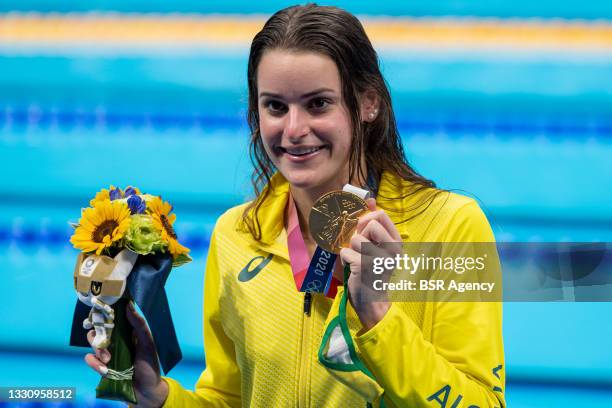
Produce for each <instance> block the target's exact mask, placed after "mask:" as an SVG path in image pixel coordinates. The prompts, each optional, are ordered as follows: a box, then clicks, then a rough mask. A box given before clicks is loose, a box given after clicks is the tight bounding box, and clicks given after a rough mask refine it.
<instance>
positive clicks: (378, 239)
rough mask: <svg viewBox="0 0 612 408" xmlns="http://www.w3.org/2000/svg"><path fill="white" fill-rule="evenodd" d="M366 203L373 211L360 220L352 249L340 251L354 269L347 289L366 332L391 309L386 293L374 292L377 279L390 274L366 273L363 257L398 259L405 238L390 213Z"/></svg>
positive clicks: (369, 202)
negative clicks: (376, 245)
mask: <svg viewBox="0 0 612 408" xmlns="http://www.w3.org/2000/svg"><path fill="white" fill-rule="evenodd" d="M366 203H367V205H368V209H369V210H370V212H368V213H366V214H364V215H363V216H361V217H359V222H358V224H357V227H356V228H355V233H354V235H353V237H352V238H351V243H350V247H349V248H343V249H342V250H341V251H340V258H341V259H342V262H343V263H344V264H349V265H350V268H351V275H350V276H349V279H348V285H347V286H348V288H345V290H348V291H349V292H348V294H349V299H350V301H351V304H352V305H353V308H354V309H355V311H356V312H357V315H358V316H359V319H360V320H361V324H362V325H363V327H364V329H366V330H369V329H371V328H372V327H374V325H376V323H378V322H379V321H380V320H381V319H382V318H383V317H384V316H385V314H386V313H387V310H388V309H389V306H390V303H389V301H388V299H387V297H386V295H385V294H384V292H381V291H377V290H375V289H374V287H373V282H374V280H382V281H383V282H388V280H389V277H390V274H391V271H385V272H384V273H383V274H382V275H374V274H373V272H372V271H371V270H367V271H365V270H364V268H362V256H367V257H371V256H376V257H392V258H395V256H396V255H397V254H399V253H400V252H401V241H402V238H401V236H400V234H399V231H398V230H397V228H396V227H395V224H393V221H391V219H390V218H389V216H388V215H387V213H385V212H384V211H383V210H378V209H376V201H375V200H374V199H373V198H371V199H368V200H367V201H366ZM364 243H365V244H380V243H396V244H397V245H384V246H382V247H374V246H373V245H367V246H366V247H363V246H362V244H364ZM366 252H367V253H366Z"/></svg>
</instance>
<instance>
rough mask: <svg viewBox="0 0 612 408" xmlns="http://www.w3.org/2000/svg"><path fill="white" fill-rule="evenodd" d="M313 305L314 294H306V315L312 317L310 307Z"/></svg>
mask: <svg viewBox="0 0 612 408" xmlns="http://www.w3.org/2000/svg"><path fill="white" fill-rule="evenodd" d="M311 305H312V293H311V292H306V293H304V314H305V315H306V316H310V307H311Z"/></svg>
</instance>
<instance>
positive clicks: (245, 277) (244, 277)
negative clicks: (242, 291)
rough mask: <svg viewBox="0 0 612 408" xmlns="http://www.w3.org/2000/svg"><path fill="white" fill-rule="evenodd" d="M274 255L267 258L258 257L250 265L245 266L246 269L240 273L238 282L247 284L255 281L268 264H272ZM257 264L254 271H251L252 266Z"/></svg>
mask: <svg viewBox="0 0 612 408" xmlns="http://www.w3.org/2000/svg"><path fill="white" fill-rule="evenodd" d="M273 256H274V255H272V254H270V255H268V256H267V257H265V258H264V257H263V256H256V257H255V258H253V259H251V260H250V261H249V263H248V264H246V265H245V267H244V268H242V270H241V271H240V272H239V273H238V280H239V281H240V282H247V281H250V280H251V279H253V278H254V277H255V276H256V275H257V274H258V273H259V272H260V271H261V270H262V269H263V268H264V267H265V266H266V265H267V264H269V263H270V261H271V260H272V257H273ZM253 264H255V267H253V269H250V268H251V266H252V265H253Z"/></svg>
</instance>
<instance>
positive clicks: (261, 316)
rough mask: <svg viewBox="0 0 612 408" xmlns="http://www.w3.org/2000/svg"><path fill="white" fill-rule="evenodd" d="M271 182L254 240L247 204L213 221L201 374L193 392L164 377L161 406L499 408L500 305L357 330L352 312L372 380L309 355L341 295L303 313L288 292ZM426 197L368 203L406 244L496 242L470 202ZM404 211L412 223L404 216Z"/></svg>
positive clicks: (280, 184)
mask: <svg viewBox="0 0 612 408" xmlns="http://www.w3.org/2000/svg"><path fill="white" fill-rule="evenodd" d="M271 183H272V185H273V187H274V189H273V192H272V193H271V195H270V196H268V198H267V199H266V201H265V202H264V204H263V205H262V208H261V211H260V221H261V227H262V240H261V241H259V242H257V241H255V240H254V239H253V238H252V237H251V235H250V234H248V233H247V232H242V231H240V230H238V229H237V223H238V221H239V220H240V217H241V215H242V212H243V209H244V205H242V206H238V207H235V208H232V209H230V210H228V211H227V212H226V213H225V214H224V215H222V216H221V217H220V218H219V220H218V222H217V225H216V227H215V230H214V232H213V235H212V239H211V243H210V248H209V252H208V260H207V265H206V274H205V286H204V347H205V353H206V369H205V370H204V372H203V373H202V375H201V377H200V379H199V380H198V382H197V384H196V387H195V391H189V390H185V389H184V388H183V387H182V386H181V385H180V384H179V383H178V382H176V381H175V380H173V379H171V378H165V381H167V382H168V384H169V395H168V398H167V400H166V403H165V405H164V406H167V407H192V406H204V407H209V406H210V407H239V406H242V407H253V408H255V407H265V408H272V407H366V405H367V404H368V402H370V403H371V404H372V406H384V407H433V408H440V407H442V408H463V407H465V408H475V407H480V408H484V407H505V400H504V394H503V392H504V382H505V374H504V373H505V370H504V368H505V367H504V354H503V343H502V316H501V315H502V311H501V304H499V303H487V302H471V303H466V302H464V303H458V302H444V303H442V302H440V303H436V302H419V303H417V302H412V303H411V302H398V303H393V304H392V305H391V307H390V309H389V311H388V312H387V314H386V315H385V316H384V318H383V319H382V320H381V321H380V322H378V324H377V325H376V326H374V327H373V328H372V329H370V330H369V331H366V332H363V330H361V327H360V324H359V319H358V317H357V315H356V313H355V311H354V310H353V309H352V308H351V306H350V303H349V304H348V306H347V310H346V320H347V322H348V326H349V327H350V333H351V337H352V339H353V342H354V345H355V349H356V352H357V355H358V358H359V360H360V361H361V362H362V363H363V364H364V365H365V366H366V367H367V368H368V369H369V371H370V373H371V375H372V377H373V378H374V380H371V379H370V377H367V376H366V375H365V374H363V373H362V372H360V371H355V372H342V371H341V370H334V369H333V368H329V367H326V366H324V365H323V364H322V362H321V361H320V360H319V357H318V353H319V349H320V348H321V342H322V339H323V334H324V332H325V328H326V325H328V324H329V323H330V321H331V320H332V319H333V317H334V315H335V314H337V313H338V303H340V299H341V296H342V293H343V290H342V288H340V290H339V291H338V295H337V296H336V298H335V299H329V298H326V297H325V296H323V295H322V294H318V293H317V294H314V296H313V298H312V304H311V310H310V314H309V315H307V314H305V313H304V293H300V292H298V291H297V290H296V287H295V281H294V278H293V274H292V271H291V265H290V262H289V255H288V250H287V235H286V231H285V220H284V214H285V206H286V203H287V198H288V192H289V184H288V182H287V181H286V180H285V179H284V178H283V177H282V175H280V174H279V173H277V174H276V175H275V176H274V177H273V178H272V181H271ZM410 191H414V185H412V184H411V183H409V182H407V181H404V180H401V179H399V178H397V177H395V176H393V175H391V174H388V173H385V174H383V176H382V179H381V182H380V186H379V196H380V197H389V196H391V197H393V196H395V197H397V196H401V195H405V193H406V192H410ZM432 191H433V190H431V189H425V190H421V191H418V192H416V193H414V194H408V195H406V197H405V198H402V199H395V200H392V201H389V200H386V201H385V202H384V203H383V202H382V201H381V200H382V198H379V199H378V200H377V203H378V204H379V205H380V206H383V207H384V208H392V209H393V210H396V211H387V213H388V214H389V216H390V217H391V219H392V220H393V221H394V222H395V223H396V226H397V228H398V230H399V232H400V234H401V236H402V239H403V241H405V242H493V240H494V238H493V234H492V232H491V229H490V227H489V224H488V222H487V220H486V218H485V216H484V214H483V213H482V211H481V210H480V208H479V207H478V205H477V204H476V203H475V202H474V201H473V200H472V199H470V198H467V197H463V196H460V195H457V194H453V193H447V192H442V193H440V194H438V195H437V196H435V198H434V199H433V202H432V203H431V204H430V205H428V206H427V205H425V206H423V205H420V204H418V203H419V202H421V201H422V199H423V198H424V195H425V194H431V193H432ZM398 211H399V212H398ZM413 213H414V214H417V213H420V214H419V215H416V216H414V217H412V218H410V217H411V215H412V214H413ZM407 218H410V219H409V220H408V221H405V222H402V223H399V221H404V220H406V219H407ZM368 381H369V383H368ZM372 382H373V383H374V385H373V386H372ZM372 392H374V393H375V394H377V395H375V397H376V398H374V399H373V398H372ZM383 392H384V395H383Z"/></svg>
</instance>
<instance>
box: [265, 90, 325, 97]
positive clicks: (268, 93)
mask: <svg viewBox="0 0 612 408" xmlns="http://www.w3.org/2000/svg"><path fill="white" fill-rule="evenodd" d="M324 92H331V93H334V92H335V91H334V90H333V89H331V88H318V89H315V90H314V91H310V92H307V93H305V94H303V95H302V96H301V98H302V99H306V98H310V97H311V96H314V95H318V94H320V93H324ZM264 96H267V97H270V98H279V99H282V98H283V96H282V95H280V94H275V93H272V92H262V93H260V94H259V97H260V98H262V97H264Z"/></svg>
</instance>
